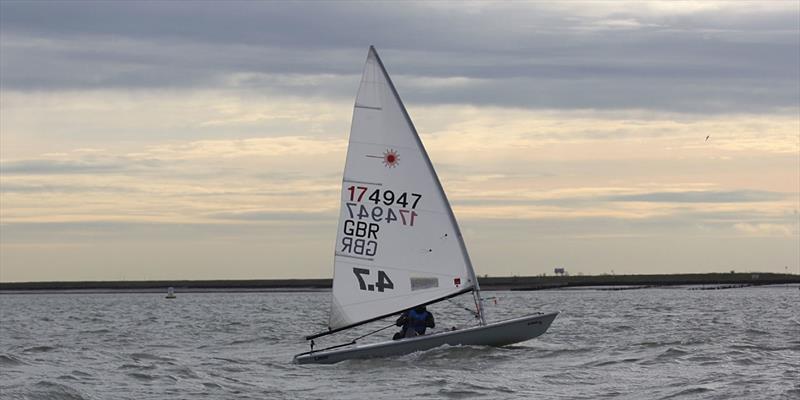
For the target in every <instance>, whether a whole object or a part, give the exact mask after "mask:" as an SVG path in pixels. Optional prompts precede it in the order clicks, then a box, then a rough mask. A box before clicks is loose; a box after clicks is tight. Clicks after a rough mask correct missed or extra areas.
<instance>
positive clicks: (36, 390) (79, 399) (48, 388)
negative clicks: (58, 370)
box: [24, 381, 89, 400]
mask: <svg viewBox="0 0 800 400" xmlns="http://www.w3.org/2000/svg"><path fill="white" fill-rule="evenodd" d="M24 398H34V399H59V400H87V399H89V397H86V396H84V395H83V394H81V392H79V391H78V390H77V389H75V388H73V387H71V386H67V385H64V384H61V383H55V382H50V381H39V382H37V383H36V384H34V385H33V387H32V388H31V389H30V392H29V393H28V394H27V395H26V396H25V397H24Z"/></svg>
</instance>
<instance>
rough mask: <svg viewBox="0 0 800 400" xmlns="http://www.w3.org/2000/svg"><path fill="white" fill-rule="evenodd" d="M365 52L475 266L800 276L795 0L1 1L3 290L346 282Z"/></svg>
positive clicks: (798, 12) (489, 270) (505, 271)
mask: <svg viewBox="0 0 800 400" xmlns="http://www.w3.org/2000/svg"><path fill="white" fill-rule="evenodd" d="M370 44H374V45H375V46H376V48H377V49H378V51H379V53H380V54H381V57H382V59H383V61H384V63H385V64H386V66H387V68H388V70H389V73H390V74H391V75H392V77H393V80H394V81H395V85H396V86H397V88H398V90H399V92H400V95H401V97H402V98H403V100H404V102H405V103H406V107H407V108H408V110H409V113H410V114H411V117H412V119H413V120H414V123H415V125H416V127H417V130H418V131H419V132H420V135H421V137H422V140H423V142H424V143H425V145H426V147H427V148H428V152H429V154H430V156H431V158H432V160H433V163H434V165H435V167H436V168H437V170H438V173H439V175H440V179H441V180H442V183H443V186H444V187H445V190H446V191H447V193H448V195H449V197H450V200H451V202H452V203H453V207H454V210H455V213H456V216H457V217H458V219H459V222H460V225H461V228H462V231H463V232H464V235H465V239H466V243H467V247H468V249H469V251H470V254H471V256H472V258H473V263H474V264H475V267H476V270H477V273H478V274H480V275H483V274H488V275H512V274H516V275H537V274H541V273H547V272H549V273H552V270H553V268H554V267H556V266H560V267H565V268H566V269H567V270H568V271H570V272H571V273H573V274H577V273H583V274H599V273H611V272H612V271H613V272H614V273H617V274H622V273H671V272H711V271H730V270H736V271H773V272H786V271H788V272H794V273H800V214H798V209H800V72H799V71H800V3H798V2H797V1H772V2H770V1H758V2H753V3H746V2H731V1H726V2H712V1H707V2H641V3H640V2H631V3H626V2H622V1H616V2H599V1H593V2H558V3H553V4H551V3H546V2H530V3H526V2H502V3H492V2H458V3H447V2H436V3H423V2H420V3H408V2H404V3H394V2H370V3H361V2H292V3H282V2H241V3H237V2H225V3H215V2H197V3H188V2H67V1H54V2H15V1H6V0H3V1H2V2H0V111H1V114H0V133H1V134H0V280H2V281H30V280H117V279H127V280H133V279H173V278H174V279H212V278H229V279H240V278H286V277H330V276H331V274H332V254H333V247H334V240H335V237H336V226H337V217H338V207H339V204H338V201H339V193H338V192H339V189H340V184H341V172H342V169H343V166H344V157H345V150H346V146H347V134H348V132H349V124H350V118H351V114H352V106H353V101H354V96H355V93H356V90H357V87H358V82H359V78H360V74H361V70H362V67H363V63H364V60H365V57H366V54H367V49H368V47H369V45H370ZM706 137H708V140H706Z"/></svg>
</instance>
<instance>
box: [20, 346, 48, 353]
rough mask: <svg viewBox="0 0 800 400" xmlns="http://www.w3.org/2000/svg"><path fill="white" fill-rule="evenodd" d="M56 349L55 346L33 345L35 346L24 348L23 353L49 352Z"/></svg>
mask: <svg viewBox="0 0 800 400" xmlns="http://www.w3.org/2000/svg"><path fill="white" fill-rule="evenodd" d="M55 349H56V348H55V347H53V346H33V347H28V348H26V349H24V350H22V352H23V353H45V352H48V351H53V350H55Z"/></svg>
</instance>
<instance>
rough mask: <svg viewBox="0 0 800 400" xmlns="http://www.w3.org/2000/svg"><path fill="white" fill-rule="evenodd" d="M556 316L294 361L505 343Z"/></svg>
mask: <svg viewBox="0 0 800 400" xmlns="http://www.w3.org/2000/svg"><path fill="white" fill-rule="evenodd" d="M557 315H558V313H557V312H554V313H550V314H533V315H528V316H525V317H520V318H514V319H509V320H505V321H500V322H495V323H491V324H488V325H484V326H476V327H474V328H468V329H462V330H457V331H446V332H441V333H435V334H431V335H425V336H419V337H415V338H410V339H402V340H392V341H387V342H380V343H371V344H366V345H362V346H355V347H345V348H337V349H332V350H321V351H314V352H309V353H301V354H298V355H296V356H295V357H294V362H295V363H298V364H313V363H316V364H333V363H337V362H339V361H344V360H349V359H353V358H372V357H386V356H396V355H402V354H409V353H413V352H415V351H422V350H428V349H432V348H434V347H439V346H442V345H445V344H447V345H450V346H458V345H462V346H467V345H471V346H505V345H509V344H513V343H519V342H523V341H526V340H529V339H533V338H535V337H537V336H540V335H542V334H543V333H545V332H546V331H547V328H549V327H550V324H551V323H552V322H553V320H554V319H555V318H556V316H557Z"/></svg>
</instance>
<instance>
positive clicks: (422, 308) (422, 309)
mask: <svg viewBox="0 0 800 400" xmlns="http://www.w3.org/2000/svg"><path fill="white" fill-rule="evenodd" d="M414 311H416V312H418V313H424V312H425V311H426V309H425V306H416V307H414Z"/></svg>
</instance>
